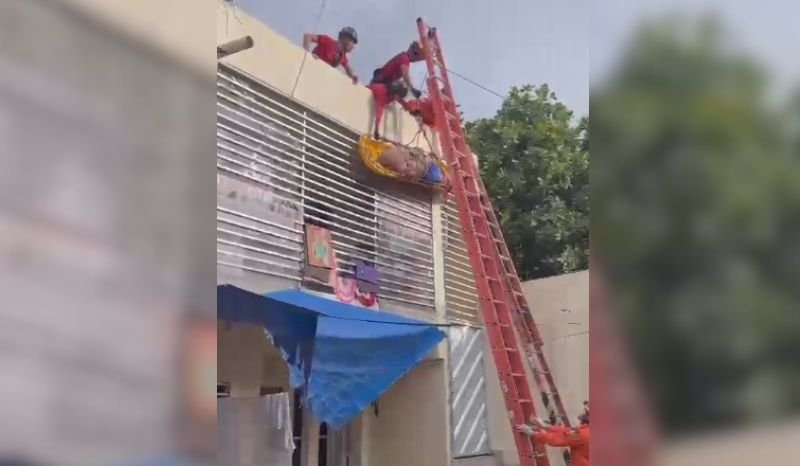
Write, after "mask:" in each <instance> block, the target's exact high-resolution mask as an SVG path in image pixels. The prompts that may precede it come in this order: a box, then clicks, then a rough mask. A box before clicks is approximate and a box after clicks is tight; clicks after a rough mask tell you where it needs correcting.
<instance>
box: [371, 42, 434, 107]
mask: <svg viewBox="0 0 800 466" xmlns="http://www.w3.org/2000/svg"><path fill="white" fill-rule="evenodd" d="M424 58H425V56H424V54H423V49H422V45H421V44H420V43H419V42H417V41H414V42H412V43H411V45H410V46H409V47H408V50H405V51H403V52H400V53H398V54H397V55H395V56H394V57H392V58H391V59H390V60H389V61H388V62H386V64H385V65H383V66H382V67H381V68H378V69H377V70H375V72H374V73H373V74H372V83H373V84H374V83H383V84H389V83H392V82H394V81H397V80H402V81H403V83H404V84H405V86H406V87H407V88H408V89H409V90H410V91H411V94H413V95H414V97H415V98H419V96H420V95H422V92H421V91H420V90H419V89H417V88H415V87H414V84H413V83H412V82H411V75H410V74H409V69H410V66H411V63H414V62H418V61H421V60H423V59H424Z"/></svg>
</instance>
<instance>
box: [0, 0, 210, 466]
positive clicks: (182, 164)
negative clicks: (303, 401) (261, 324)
mask: <svg viewBox="0 0 800 466" xmlns="http://www.w3.org/2000/svg"><path fill="white" fill-rule="evenodd" d="M115 3H116V4H117V6H118V7H124V8H122V9H127V10H131V11H133V9H132V8H131V4H129V3H127V2H124V3H126V5H122V3H123V2H107V3H106V2H93V1H77V0H76V1H71V2H65V1H62V2H56V1H39V0H19V1H17V0H11V1H3V2H0V141H2V143H0V294H2V296H3V297H4V301H3V305H2V306H0V367H3V369H4V374H3V377H2V379H0V418H2V421H1V422H0V463H2V464H5V463H3V461H6V460H7V459H9V458H20V459H27V460H30V461H33V462H35V463H34V464H41V465H45V466H46V465H76V466H77V465H115V464H141V462H143V461H149V460H155V459H163V458H179V457H182V456H187V455H190V456H193V457H195V458H200V459H202V458H204V457H205V458H213V455H214V438H215V437H214V433H215V431H214V422H215V417H214V406H215V404H214V397H213V393H214V392H213V390H214V381H215V378H216V377H215V375H214V371H215V368H216V325H215V317H214V312H215V304H214V303H215V301H214V294H213V290H214V283H215V275H216V273H215V266H214V260H213V251H214V247H213V241H214V235H215V233H214V220H213V217H212V216H213V209H211V208H208V207H210V206H212V205H213V203H214V202H215V201H214V199H215V197H214V191H213V189H214V182H213V163H212V162H211V161H212V160H213V138H214V130H213V127H214V105H215V98H214V91H213V89H214V88H213V86H214V79H213V76H214V74H213V73H214V65H213V63H215V62H214V61H212V60H214V59H213V58H212V57H213V55H212V54H213V50H212V47H211V46H212V45H213V33H208V34H207V35H206V36H204V37H207V39H206V42H209V43H208V44H206V45H207V47H208V53H209V54H208V58H209V63H208V70H202V69H201V67H200V66H198V65H197V62H196V61H195V62H194V63H191V62H190V60H186V61H185V63H182V62H181V60H179V59H177V58H176V56H175V55H174V54H173V55H170V52H168V51H165V50H164V49H163V48H161V47H159V46H158V45H157V42H156V41H149V42H148V41H145V40H140V39H139V37H138V36H137V34H136V33H137V25H138V26H139V28H138V32H139V33H140V35H141V36H144V35H147V34H149V33H150V32H151V29H149V28H145V27H143V26H144V25H145V23H147V22H148V21H151V22H152V23H153V25H154V28H153V30H158V29H165V28H167V29H168V28H171V27H173V26H175V24H174V21H173V23H172V24H170V21H171V20H174V19H175V15H171V14H170V13H171V11H170V10H174V8H172V9H170V8H167V7H165V6H164V5H163V2H155V1H142V2H136V3H137V6H138V10H136V12H137V13H138V15H127V16H122V19H124V21H123V22H119V23H114V22H109V21H108V20H107V17H106V16H103V15H110V16H108V17H111V16H113V12H114V6H113V5H112V4H115ZM178 3H183V7H184V11H187V10H186V6H187V5H188V3H187V2H178ZM73 4H79V5H78V6H74V5H73ZM214 7H215V5H214V4H213V2H212V3H210V4H209V5H208V7H207V8H206V9H207V10H208V13H207V16H208V21H206V22H205V24H202V21H201V16H200V15H195V16H194V17H193V19H192V21H194V22H195V23H198V24H196V25H197V26H200V27H203V28H207V30H210V31H213V27H214V22H213V19H214V17H213V14H214V10H213V8H214ZM148 8H149V11H150V13H147V9H148ZM84 11H89V12H93V13H92V14H84ZM98 12H99V13H98ZM198 13H199V12H198ZM117 16H118V18H119V17H120V15H117ZM98 18H105V19H98ZM181 18H182V19H184V20H185V16H181ZM123 23H124V24H123ZM111 24H115V25H114V26H111ZM123 26H124V27H123ZM184 29H185V28H184ZM186 39H187V40H192V38H188V37H187V38H186ZM194 39H196V38H194ZM200 44H201V46H202V45H203V44H202V39H201V41H200ZM171 52H174V50H173V51H171ZM202 160H205V161H206V162H205V163H199V162H201V161H202ZM201 168H203V169H205V172H203V171H201ZM206 181H207V183H206ZM203 216H205V218H204V217H203Z"/></svg>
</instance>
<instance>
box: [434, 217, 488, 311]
mask: <svg viewBox="0 0 800 466" xmlns="http://www.w3.org/2000/svg"><path fill="white" fill-rule="evenodd" d="M442 224H443V227H444V228H443V229H444V273H445V299H446V301H447V317H448V318H449V319H450V320H451V321H454V322H462V323H469V324H474V325H481V318H480V315H479V313H478V295H477V294H476V292H475V279H474V278H473V276H472V268H471V266H470V265H469V257H468V256H467V248H466V245H465V244H464V240H463V239H462V237H461V224H460V223H459V220H458V213H457V212H456V207H455V203H454V202H450V203H448V204H447V205H445V206H444V207H443V209H442Z"/></svg>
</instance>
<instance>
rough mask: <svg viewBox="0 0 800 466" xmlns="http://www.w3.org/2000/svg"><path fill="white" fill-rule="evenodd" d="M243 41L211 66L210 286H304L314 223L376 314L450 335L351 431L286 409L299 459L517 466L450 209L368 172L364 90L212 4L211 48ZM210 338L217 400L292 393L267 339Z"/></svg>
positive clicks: (402, 126) (408, 126)
mask: <svg viewBox="0 0 800 466" xmlns="http://www.w3.org/2000/svg"><path fill="white" fill-rule="evenodd" d="M408 33H409V37H413V34H415V29H414V27H413V24H410V25H409V27H408ZM245 35H249V36H251V37H252V38H253V40H254V43H255V45H254V47H253V48H252V49H250V50H247V51H245V52H242V53H239V54H236V55H233V56H230V57H227V58H225V59H223V60H222V61H221V63H220V66H219V68H218V72H217V99H218V100H217V196H218V204H217V264H218V283H220V284H232V285H236V286H238V287H241V288H244V289H246V290H249V291H252V292H256V293H265V292H269V291H274V290H281V289H286V288H296V287H298V286H300V285H301V284H302V280H303V267H304V261H305V257H304V247H305V245H304V226H305V225H307V224H314V225H321V226H323V227H325V228H326V229H327V230H329V231H330V232H331V234H332V240H333V246H334V249H335V251H336V260H337V262H338V263H339V264H341V265H342V266H351V265H352V264H353V263H355V262H356V261H366V262H369V263H371V264H374V265H375V267H376V269H377V270H378V271H379V273H380V276H381V290H380V294H379V304H378V308H379V310H380V312H392V313H397V314H401V315H404V316H406V317H413V318H416V319H420V320H423V321H426V322H431V323H434V324H448V325H449V326H448V327H447V332H448V338H447V339H446V341H445V342H444V343H442V344H440V345H439V348H437V350H436V351H434V352H433V354H431V355H430V356H429V357H428V358H427V359H426V360H424V361H423V362H422V363H421V364H419V365H418V366H417V367H415V368H414V369H412V370H411V371H410V372H409V373H408V374H406V375H405V376H404V377H403V378H401V379H400V380H399V381H398V382H397V383H395V384H394V385H393V386H392V388H391V389H390V390H389V391H388V392H386V393H384V394H383V395H382V396H381V397H380V399H379V400H378V401H377V402H376V403H375V404H374V405H373V406H372V407H371V408H370V409H366V410H364V411H363V412H362V413H361V414H360V415H359V416H358V418H356V419H355V420H353V421H352V422H351V423H350V424H349V425H348V426H347V427H346V428H344V429H341V430H340V431H336V432H334V431H332V430H329V429H327V427H326V426H324V425H319V424H317V423H316V422H315V420H314V419H313V418H312V417H311V416H310V415H308V413H304V412H303V410H302V407H300V406H299V405H298V403H295V407H294V409H293V418H294V427H295V430H294V432H293V439H294V441H295V445H296V450H295V456H294V465H297V466H328V465H331V466H333V465H335V466H379V465H380V466H394V465H396V466H407V465H412V464H413V465H417V466H442V465H449V464H464V465H481V464H482V465H494V464H497V465H499V464H508V465H511V464H514V462H515V461H516V458H515V455H514V454H513V442H511V443H510V444H509V443H508V442H509V441H510V440H511V435H512V434H511V430H510V427H509V425H508V423H507V422H506V421H505V418H504V416H505V409H504V408H503V403H502V398H501V397H500V396H499V388H498V387H497V382H496V380H495V379H496V375H495V374H494V369H493V365H492V363H491V361H490V358H488V357H487V352H486V351H485V348H486V342H485V336H484V334H483V332H482V329H481V325H480V318H479V316H478V312H477V303H478V300H477V297H476V295H475V291H474V284H473V278H472V275H471V272H470V266H469V259H468V257H467V253H466V248H465V244H464V242H463V240H462V238H461V235H460V227H459V224H458V219H457V213H456V211H455V207H454V204H453V202H450V203H448V204H443V203H442V202H441V199H440V198H439V197H438V196H437V195H435V194H433V193H431V192H423V191H420V190H419V189H418V188H417V189H409V188H404V187H402V186H399V185H397V184H395V183H392V182H390V181H387V180H386V179H381V178H376V177H375V176H373V175H371V174H369V173H368V172H367V171H366V170H365V169H363V168H362V167H361V162H360V160H359V158H358V156H357V143H358V138H359V136H360V135H361V134H371V132H372V121H373V111H372V100H371V95H370V92H369V90H368V89H366V88H365V87H364V86H355V85H353V84H352V83H351V82H350V80H349V79H347V78H346V77H345V76H344V74H343V73H342V72H341V71H339V70H335V69H333V68H331V67H329V66H327V65H326V64H324V63H322V62H321V61H318V60H313V59H311V58H310V57H304V52H303V50H302V49H301V48H300V47H298V46H297V45H295V43H298V42H299V40H300V38H292V39H293V40H292V41H290V40H289V39H287V38H284V37H281V36H279V35H278V34H276V33H275V32H273V31H272V30H270V29H269V27H267V26H266V25H264V24H262V23H260V22H258V21H257V20H255V19H254V18H252V17H250V16H248V15H247V14H246V13H245V12H243V11H241V10H238V11H237V13H236V18H234V16H233V15H232V14H231V13H230V12H229V11H227V10H225V9H220V12H219V14H218V25H217V36H218V43H223V42H226V41H229V40H232V39H236V38H238V37H242V36H245ZM293 42H294V43H293ZM356 53H357V51H356ZM383 124H384V127H383V128H382V130H381V133H382V134H384V135H385V136H386V137H387V138H389V139H393V140H396V141H410V140H412V139H413V138H414V135H415V133H416V131H417V128H418V126H417V123H416V121H415V120H414V119H413V118H411V117H410V116H409V115H408V114H406V113H405V112H403V111H402V110H400V109H399V107H397V108H394V109H391V110H389V111H388V114H387V115H386V116H385V118H384V123H383ZM331 299H337V298H336V297H335V296H331ZM218 335H219V337H218V351H219V355H218V361H219V363H218V383H219V387H220V391H221V392H222V396H230V397H241V398H248V397H257V396H260V395H263V394H266V393H274V392H276V391H289V390H290V388H289V386H288V374H287V370H286V368H285V365H284V364H283V361H282V359H281V357H280V355H279V354H278V352H277V351H276V350H275V349H274V348H273V347H272V346H271V345H270V344H269V343H268V342H267V340H266V338H265V337H264V333H263V330H262V329H260V328H256V327H252V326H241V325H229V324H226V323H224V322H220V323H219V333H218ZM509 445H510V450H509ZM556 464H557V463H556Z"/></svg>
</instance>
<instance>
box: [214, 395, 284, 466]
mask: <svg viewBox="0 0 800 466" xmlns="http://www.w3.org/2000/svg"><path fill="white" fill-rule="evenodd" d="M217 429H218V430H217V461H218V464H224V465H226V466H291V464H292V452H293V451H294V441H293V440H292V419H291V404H290V400H289V394H288V393H278V394H275V395H267V396H263V397H259V398H219V399H218V400H217Z"/></svg>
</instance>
